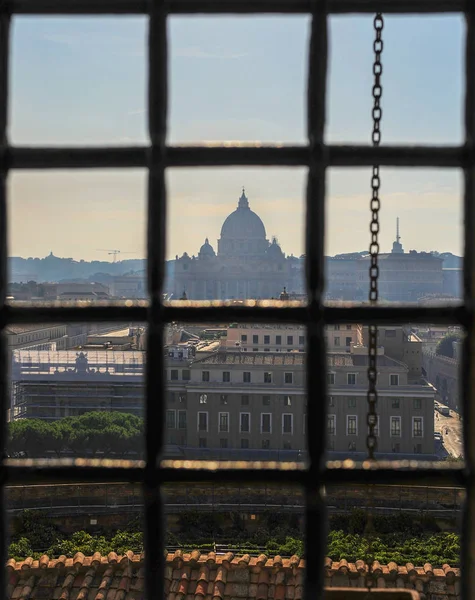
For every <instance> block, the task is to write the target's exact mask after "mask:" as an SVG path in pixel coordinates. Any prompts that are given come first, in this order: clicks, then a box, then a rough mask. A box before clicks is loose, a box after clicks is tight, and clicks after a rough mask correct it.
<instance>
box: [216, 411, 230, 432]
mask: <svg viewBox="0 0 475 600" xmlns="http://www.w3.org/2000/svg"><path fill="white" fill-rule="evenodd" d="M218 421H219V426H218V431H219V433H229V413H228V412H220V413H219V415H218Z"/></svg>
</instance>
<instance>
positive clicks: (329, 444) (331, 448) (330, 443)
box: [327, 440, 335, 452]
mask: <svg viewBox="0 0 475 600" xmlns="http://www.w3.org/2000/svg"><path fill="white" fill-rule="evenodd" d="M327 450H329V451H330V452H333V451H334V450H335V440H327Z"/></svg>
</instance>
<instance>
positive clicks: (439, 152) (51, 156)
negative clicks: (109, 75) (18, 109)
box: [6, 142, 473, 169]
mask: <svg viewBox="0 0 475 600" xmlns="http://www.w3.org/2000/svg"><path fill="white" fill-rule="evenodd" d="M149 150H150V149H149V147H147V146H135V147H126V148H120V147H114V146H109V147H101V148H95V147H88V148H74V147H67V146H66V147H59V148H47V147H42V148H29V147H24V146H17V147H12V148H9V149H8V150H7V152H6V161H7V163H8V166H9V167H10V168H11V169H104V168H117V169H119V168H130V169H135V168H146V167H147V164H148V153H149ZM317 152H318V149H314V156H315V154H316V153H317ZM472 156H473V149H472V150H470V149H468V148H465V147H462V146H460V147H459V146H450V147H449V146H447V147H445V146H444V147H437V146H379V147H377V148H375V147H372V146H365V145H351V146H349V145H348V146H345V145H331V144H330V145H327V146H325V149H324V151H323V150H322V151H321V156H320V157H319V160H323V161H324V162H325V164H326V165H327V166H330V167H365V166H371V165H373V164H376V163H378V164H380V165H381V166H389V167H406V168H415V167H433V168H435V167H441V168H461V167H464V166H465V165H467V164H469V163H470V161H471V160H472ZM165 163H166V166H167V167H177V168H178V167H200V166H201V167H206V166H213V167H219V166H221V167H224V166H236V165H244V166H254V165H260V166H287V167H299V166H308V165H309V164H310V148H309V147H308V146H281V145H275V146H272V145H265V146H263V145H261V144H257V143H254V144H249V145H239V146H229V145H228V144H224V142H223V144H222V145H218V146H216V145H213V146H207V145H203V146H168V147H167V148H166V149H165Z"/></svg>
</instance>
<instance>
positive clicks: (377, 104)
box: [366, 13, 384, 460]
mask: <svg viewBox="0 0 475 600" xmlns="http://www.w3.org/2000/svg"><path fill="white" fill-rule="evenodd" d="M373 24H374V30H375V39H374V42H373V50H374V62H373V75H374V84H373V110H372V117H373V132H372V136H371V138H372V142H373V146H379V144H380V142H381V127H380V124H381V117H382V116H383V110H382V108H381V97H382V95H383V88H382V85H381V75H382V73H383V65H382V63H381V54H382V52H383V40H382V37H381V34H382V31H383V27H384V21H383V16H382V14H381V13H377V14H376V16H375V18H374V22H373ZM380 187H381V178H380V176H379V165H375V166H374V167H373V172H372V176H371V190H372V195H371V203H370V208H371V224H370V233H371V244H370V247H369V252H370V257H371V262H370V268H369V281H370V288H369V301H370V304H371V305H374V304H376V302H377V301H378V278H379V265H378V255H379V241H378V240H379V211H380V208H381V201H380V199H379V190H380ZM368 330H369V340H368V393H367V400H368V413H367V415H366V421H367V425H368V436H367V438H366V448H367V451H368V458H369V459H370V460H373V459H374V453H375V451H376V442H377V440H376V435H375V428H376V426H377V415H376V403H377V401H378V392H377V389H376V383H377V377H378V372H377V365H376V362H377V355H378V329H377V327H376V325H370V326H369V328H368Z"/></svg>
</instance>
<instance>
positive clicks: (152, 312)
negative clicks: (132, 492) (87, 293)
mask: <svg viewBox="0 0 475 600" xmlns="http://www.w3.org/2000/svg"><path fill="white" fill-rule="evenodd" d="M165 6H166V2H165V0H149V32H148V70H149V72H148V133H149V137H150V142H151V150H150V153H149V157H148V158H149V163H148V168H149V174H148V216H147V258H148V262H147V272H148V291H149V297H150V307H149V315H148V317H149V318H148V338H147V340H148V343H147V352H148V357H147V358H148V360H147V380H146V396H145V401H146V407H145V408H146V411H145V414H146V418H145V456H146V463H145V479H144V502H145V509H144V510H145V545H144V549H145V561H146V575H145V583H146V590H147V592H146V595H147V597H148V598H160V597H162V596H163V590H164V589H165V586H164V568H165V559H164V551H165V544H164V541H165V540H164V535H163V534H164V530H165V526H164V509H163V502H162V497H161V490H160V484H161V472H160V466H161V463H160V454H161V452H162V448H163V426H164V423H165V418H164V417H165V385H166V379H165V368H164V367H165V365H164V348H163V344H164V326H163V320H162V315H161V309H162V288H163V282H164V278H165V258H166V257H165V249H166V246H165V236H166V190H165V152H164V150H165V141H166V134H167V100H168V75H167V50H168V48H167V15H166V9H165Z"/></svg>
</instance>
